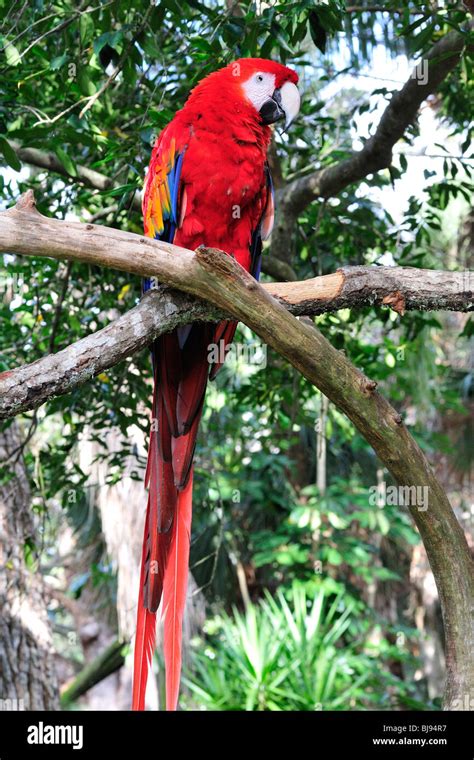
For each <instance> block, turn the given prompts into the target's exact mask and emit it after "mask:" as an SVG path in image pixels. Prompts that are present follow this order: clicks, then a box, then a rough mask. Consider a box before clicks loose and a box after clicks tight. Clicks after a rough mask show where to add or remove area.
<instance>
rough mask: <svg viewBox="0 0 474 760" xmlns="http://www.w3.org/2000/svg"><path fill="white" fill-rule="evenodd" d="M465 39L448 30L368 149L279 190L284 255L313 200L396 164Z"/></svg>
mask: <svg viewBox="0 0 474 760" xmlns="http://www.w3.org/2000/svg"><path fill="white" fill-rule="evenodd" d="M465 45H466V35H464V34H460V33H459V32H454V31H453V32H449V33H448V34H446V35H445V36H444V37H443V38H442V39H440V40H439V42H437V43H436V44H435V45H434V46H433V47H432V48H431V50H430V51H429V52H428V53H427V55H426V56H425V57H424V58H423V59H422V62H421V64H422V66H426V69H424V68H422V67H420V65H418V66H417V67H416V68H415V69H414V71H413V72H412V75H411V76H410V78H409V79H408V81H407V82H406V83H405V85H404V86H403V87H402V89H401V90H399V91H398V92H395V93H394V94H393V95H392V98H391V100H390V102H389V104H388V106H387V108H386V109H385V111H384V113H383V115H382V118H381V119H380V122H379V124H378V126H377V129H376V130H375V133H374V134H373V135H372V137H370V138H369V139H368V140H367V142H366V143H365V145H364V147H363V148H362V150H360V151H357V152H354V153H353V154H352V155H351V156H350V157H349V158H347V159H345V160H344V161H340V162H338V163H336V164H332V165H331V166H328V167H326V168H324V169H320V170H318V171H315V172H313V173H311V174H307V175H306V176H304V177H301V178H299V179H295V180H293V182H290V183H289V184H287V185H285V186H284V187H283V188H282V189H281V190H279V191H278V192H277V207H278V209H279V216H278V218H279V220H280V221H279V223H277V225H276V227H275V229H274V232H273V236H272V252H273V254H274V255H275V256H276V257H277V258H278V259H282V260H283V261H285V260H287V258H288V252H289V251H291V245H290V241H291V237H292V235H293V230H294V222H295V221H296V218H297V216H298V215H299V214H300V213H301V212H302V211H303V209H305V208H306V206H307V205H308V204H309V203H311V201H313V200H315V199H316V198H330V197H333V196H335V195H337V194H338V193H339V192H340V191H341V190H343V189H344V188H345V187H347V186H348V185H350V184H352V183H354V182H359V181H360V180H362V179H364V177H367V176H368V175H369V174H374V173H375V172H378V171H380V170H381V169H386V168H388V167H389V166H390V164H391V162H392V150H393V147H394V145H395V143H396V142H398V140H399V139H400V138H401V137H403V134H404V133H405V132H406V130H407V128H408V127H409V126H410V124H412V123H413V122H414V121H415V119H416V115H417V112H418V109H419V107H420V106H421V104H422V103H423V101H424V100H426V98H427V97H428V95H431V94H432V93H434V92H436V90H437V88H438V87H439V85H440V84H441V82H442V81H443V80H444V79H445V78H446V77H447V75H448V74H449V72H450V71H452V69H454V68H455V66H456V65H457V64H458V62H459V60H460V57H461V54H462V52H463V49H464V47H465ZM425 61H426V63H424V62H425Z"/></svg>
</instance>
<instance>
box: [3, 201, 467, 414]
mask: <svg viewBox="0 0 474 760" xmlns="http://www.w3.org/2000/svg"><path fill="white" fill-rule="evenodd" d="M68 225H70V223H69V222H58V221H56V220H53V219H47V218H46V217H43V216H41V215H40V214H38V212H36V210H35V209H34V205H33V196H32V194H31V193H29V194H26V195H25V196H23V197H22V199H21V200H20V202H19V204H18V205H17V207H16V208H15V209H11V210H9V211H7V212H3V213H1V214H0V250H4V251H9V252H12V251H15V252H17V253H23V254H25V255H32V253H34V254H35V255H41V256H45V255H47V256H52V257H53V258H61V259H62V258H64V252H66V255H67V256H68V258H69V259H70V261H72V260H76V261H87V262H93V261H95V262H96V263H97V259H96V258H95V254H94V256H93V257H91V256H90V255H88V254H86V253H85V247H84V244H85V242H86V238H88V237H89V236H88V234H87V233H88V230H91V229H92V230H93V231H94V232H95V233H96V234H97V235H100V236H102V235H106V236H108V235H109V233H111V232H113V235H114V244H113V247H112V246H111V247H110V248H106V249H105V250H106V253H105V258H101V260H100V261H101V263H102V264H103V265H105V266H112V267H115V268H117V269H124V270H125V271H128V272H131V273H134V274H140V275H142V276H147V275H148V276H151V275H155V274H156V273H157V271H160V266H161V260H160V258H159V257H157V258H156V259H155V253H154V249H155V248H157V249H158V250H159V251H160V252H161V250H162V249H164V250H165V251H166V254H165V255H166V256H170V255H172V254H173V252H174V251H175V250H176V251H177V252H180V251H184V252H185V253H186V255H187V256H188V258H190V259H191V260H192V258H193V257H194V254H193V253H192V252H191V251H187V250H185V249H179V248H177V247H176V246H172V245H169V244H167V243H160V242H159V241H150V240H147V241H146V242H148V243H151V245H152V250H151V251H150V252H149V253H148V254H147V255H148V261H147V262H144V261H143V260H142V258H141V256H142V253H143V252H142V250H141V246H142V245H143V243H144V242H145V241H144V239H143V238H140V237H139V236H138V235H133V234H131V233H126V232H120V231H119V230H113V231H112V230H108V229H107V228H106V227H93V225H84V224H76V223H73V225H72V226H73V229H70V228H69V229H67V230H66V229H65V228H66V227H68ZM27 228H28V229H31V230H34V231H35V232H34V235H32V236H31V237H29V238H25V237H23V239H22V238H20V237H19V229H23V230H24V229H27ZM39 228H40V229H41V232H38V229H39ZM78 230H79V231H80V232H79V233H78ZM81 236H82V239H81ZM72 239H74V240H77V241H78V243H79V250H73V249H72V245H71V241H72ZM55 240H60V244H59V246H60V247H59V250H58V248H57V247H54V250H53V246H52V245H51V241H55ZM67 240H69V242H67ZM15 241H17V243H18V244H17V245H15ZM32 241H34V245H33V247H31V244H32ZM140 241H141V242H140ZM38 244H39V246H40V248H38ZM103 245H104V246H106V245H107V244H106V243H105V242H104V244H103ZM139 246H140V248H139V250H138V252H137V253H136V256H135V258H134V257H133V250H134V247H135V248H138V247H139ZM111 250H113V251H114V253H115V255H114V257H113V260H112V259H111V258H110V255H109V252H110V251H111ZM168 251H170V252H171V253H168ZM173 259H174V256H173ZM174 261H177V259H174ZM173 263H174V262H173ZM174 285H175V287H178V286H179V287H181V286H182V287H185V284H183V282H182V280H181V279H180V280H179V281H175V282H174ZM262 287H263V288H264V290H266V291H267V293H269V294H270V295H272V296H273V297H274V298H276V299H277V300H278V301H279V302H280V303H281V304H282V305H283V306H285V308H286V309H287V310H288V311H289V312H291V313H292V314H295V315H314V314H321V313H324V312H328V311H336V310H337V309H341V308H354V307H355V308H361V307H364V306H373V305H375V304H380V305H385V306H389V307H390V308H392V309H394V310H395V311H397V312H398V313H399V314H401V315H403V314H404V312H405V311H406V310H408V309H417V310H425V309H432V308H433V309H450V310H456V311H471V310H472V309H473V290H474V276H473V275H472V273H470V272H440V271H434V270H422V269H414V268H408V267H406V268H402V267H344V268H341V269H338V270H337V272H335V273H334V274H330V275H325V276H323V277H315V278H313V279H310V280H306V281H304V282H292V283H285V282H281V283H267V284H264V285H263V286H262ZM232 316H233V314H232V312H231V311H223V310H222V309H220V310H219V309H218V308H216V307H215V306H211V305H210V304H209V303H207V302H206V301H203V300H197V299H196V298H190V297H189V296H185V295H184V294H183V293H182V292H179V291H173V290H170V289H169V288H161V289H160V290H159V291H151V292H149V293H147V294H146V295H145V296H144V297H143V298H142V300H141V302H140V303H139V304H138V305H137V306H135V307H134V308H133V309H131V310H130V311H129V312H127V313H126V314H124V315H123V316H121V317H120V318H119V319H117V320H116V321H114V322H112V323H111V324H109V325H108V326H107V327H105V328H103V329H102V330H99V331H97V332H95V333H93V334H91V335H88V336H86V337H85V338H82V339H81V340H79V341H77V342H76V343H74V344H73V345H71V346H68V347H67V348H65V349H63V350H62V351H59V352H58V353H55V354H50V355H49V356H45V357H43V358H42V359H38V360H37V361H35V362H32V363H31V364H27V365H24V366H22V367H18V368H16V369H13V370H10V371H8V372H4V373H2V374H1V375H0V419H6V418H9V417H13V416H14V415H16V414H20V413H21V412H25V411H29V410H31V409H36V408H37V407H39V406H41V404H43V403H45V401H47V400H48V399H50V398H53V397H54V396H59V395H63V394H65V393H69V392H70V391H71V390H73V389H74V388H76V387H78V386H79V385H82V384H83V383H85V382H87V381H88V380H90V379H91V378H92V377H95V376H96V375H98V374H100V373H101V372H103V371H105V370H107V369H109V368H110V367H113V366H114V365H116V364H118V363H119V362H121V361H123V360H124V359H125V358H127V357H128V356H131V355H133V354H135V353H137V351H140V350H142V349H143V348H144V347H145V346H147V345H149V343H151V341H153V340H154V339H155V338H157V337H158V336H159V335H161V334H162V333H165V332H169V331H170V330H173V329H174V328H175V327H178V326H180V325H184V324H187V323H189V322H191V321H195V320H201V321H218V320H219V319H225V318H229V317H232ZM45 378H47V380H46V381H45Z"/></svg>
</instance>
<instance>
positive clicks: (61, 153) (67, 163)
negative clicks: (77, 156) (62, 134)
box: [56, 147, 77, 177]
mask: <svg viewBox="0 0 474 760" xmlns="http://www.w3.org/2000/svg"><path fill="white" fill-rule="evenodd" d="M56 155H57V157H58V158H59V160H60V161H61V163H62V165H63V166H64V168H65V169H66V171H67V173H68V174H70V175H71V177H77V169H76V164H75V163H74V161H73V160H72V158H71V157H70V156H68V154H67V153H66V151H65V150H63V148H60V147H58V148H56Z"/></svg>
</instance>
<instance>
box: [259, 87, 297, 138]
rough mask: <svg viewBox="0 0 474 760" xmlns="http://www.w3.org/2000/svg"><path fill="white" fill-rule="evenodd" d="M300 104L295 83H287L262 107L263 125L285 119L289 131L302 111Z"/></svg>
mask: <svg viewBox="0 0 474 760" xmlns="http://www.w3.org/2000/svg"><path fill="white" fill-rule="evenodd" d="M300 102H301V98H300V94H299V92H298V88H297V86H296V85H295V84H293V82H285V84H284V85H283V86H282V87H281V88H280V89H276V90H275V91H274V93H273V95H272V96H271V98H270V99H269V100H267V101H265V103H264V104H263V106H262V107H261V109H260V116H261V117H262V121H263V123H264V124H274V123H275V122H276V121H280V119H285V129H288V127H289V126H290V124H291V122H292V121H293V120H294V118H295V117H296V116H297V114H298V111H299V110H300Z"/></svg>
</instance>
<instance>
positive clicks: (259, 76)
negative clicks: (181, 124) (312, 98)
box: [187, 58, 301, 129]
mask: <svg viewBox="0 0 474 760" xmlns="http://www.w3.org/2000/svg"><path fill="white" fill-rule="evenodd" d="M297 82H298V74H297V73H296V71H293V69H289V68H287V67H286V66H283V64H281V63H276V62H275V61H269V60H266V59H265V58H240V59H239V60H237V61H233V63H230V64H229V65H228V66H226V67H225V68H223V69H219V70H218V71H214V72H213V73H212V74H210V75H209V76H207V77H206V78H205V79H203V80H201V82H200V83H199V84H198V85H197V86H196V87H195V88H194V90H193V91H192V93H191V96H190V98H189V100H188V103H187V105H189V106H191V107H196V106H198V108H199V109H200V108H202V106H204V105H205V106H206V111H209V110H212V111H214V112H219V114H220V117H221V118H223V117H224V114H226V115H227V116H229V117H231V116H232V115H233V116H234V117H235V115H238V114H240V115H241V116H244V113H245V115H247V116H250V117H251V118H253V119H255V121H256V122H258V123H260V124H261V125H265V126H267V125H269V124H274V123H275V122H277V121H283V122H284V126H285V129H287V128H288V127H289V126H290V124H291V122H292V121H293V120H294V119H295V117H296V116H297V114H298V112H299V109H300V101H301V98H300V94H299V92H298V88H297V86H296V85H297ZM231 111H232V113H231Z"/></svg>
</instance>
